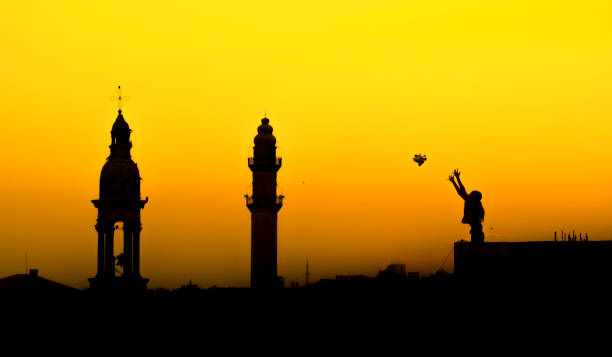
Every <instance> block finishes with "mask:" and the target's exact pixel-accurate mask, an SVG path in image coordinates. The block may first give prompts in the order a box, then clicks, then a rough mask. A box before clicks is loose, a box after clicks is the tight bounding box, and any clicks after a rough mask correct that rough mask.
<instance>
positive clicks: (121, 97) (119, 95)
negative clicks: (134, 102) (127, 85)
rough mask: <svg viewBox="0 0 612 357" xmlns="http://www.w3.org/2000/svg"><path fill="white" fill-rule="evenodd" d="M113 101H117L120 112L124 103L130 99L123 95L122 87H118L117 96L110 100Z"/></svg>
mask: <svg viewBox="0 0 612 357" xmlns="http://www.w3.org/2000/svg"><path fill="white" fill-rule="evenodd" d="M110 99H111V100H116V101H117V106H118V107H119V110H121V109H122V105H123V101H124V100H129V99H130V97H126V96H124V95H123V91H122V90H121V86H117V95H116V96H113V97H111V98H110Z"/></svg>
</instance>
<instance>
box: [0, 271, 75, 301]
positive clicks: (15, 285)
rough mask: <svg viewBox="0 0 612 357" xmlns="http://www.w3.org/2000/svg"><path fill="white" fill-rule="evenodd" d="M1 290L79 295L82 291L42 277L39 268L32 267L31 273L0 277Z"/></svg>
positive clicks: (44, 294)
mask: <svg viewBox="0 0 612 357" xmlns="http://www.w3.org/2000/svg"><path fill="white" fill-rule="evenodd" d="M0 292H2V294H4V295H22V296H67V295H78V294H79V293H80V292H81V291H80V290H77V289H75V288H72V287H70V286H67V285H64V284H60V283H56V282H54V281H51V280H49V279H45V278H42V277H40V276H39V275H38V269H30V273H29V274H15V275H11V276H9V277H6V278H3V279H0Z"/></svg>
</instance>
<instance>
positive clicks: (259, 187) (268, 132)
mask: <svg viewBox="0 0 612 357" xmlns="http://www.w3.org/2000/svg"><path fill="white" fill-rule="evenodd" d="M269 122H270V120H269V119H268V118H263V119H262V120H261V125H260V126H259V128H257V136H255V146H254V147H253V157H250V158H249V160H248V163H249V168H250V169H251V171H252V172H253V192H252V194H251V195H248V194H247V195H245V197H246V204H247V207H248V208H249V211H251V287H252V288H266V289H269V288H277V287H282V280H281V279H280V278H279V277H278V276H277V271H276V230H277V213H278V211H279V210H280V209H281V207H282V206H283V196H282V195H280V196H277V195H276V172H277V171H278V170H279V169H280V167H281V164H282V160H281V158H280V157H277V156H276V138H275V137H274V135H272V127H271V126H270V124H269Z"/></svg>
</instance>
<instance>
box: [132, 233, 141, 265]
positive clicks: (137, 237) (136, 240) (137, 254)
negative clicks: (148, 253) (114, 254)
mask: <svg viewBox="0 0 612 357" xmlns="http://www.w3.org/2000/svg"><path fill="white" fill-rule="evenodd" d="M141 230H142V226H141V225H140V223H138V224H136V225H135V226H134V230H133V232H132V234H133V235H132V237H133V243H134V254H133V256H134V261H133V263H132V266H133V273H134V275H136V276H140V231H141Z"/></svg>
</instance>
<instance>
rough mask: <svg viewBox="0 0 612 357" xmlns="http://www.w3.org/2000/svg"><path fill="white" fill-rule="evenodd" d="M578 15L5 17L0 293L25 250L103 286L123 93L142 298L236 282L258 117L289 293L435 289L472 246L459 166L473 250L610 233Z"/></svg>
mask: <svg viewBox="0 0 612 357" xmlns="http://www.w3.org/2000/svg"><path fill="white" fill-rule="evenodd" d="M587 3H588V4H574V5H571V6H570V5H569V3H565V2H561V3H557V4H552V3H551V2H545V1H536V2H535V3H531V4H527V3H523V2H521V3H513V4H509V3H508V4H498V3H495V4H493V3H490V2H485V1H479V0H478V1H477V0H473V1H468V2H463V3H461V4H460V3H456V2H449V3H448V4H446V3H445V4H444V6H434V4H429V3H428V4H425V3H423V4H420V5H419V4H417V3H414V2H405V3H398V2H387V1H383V2H382V3H376V4H374V3H370V4H365V3H354V2H343V1H340V2H337V3H334V4H323V3H320V2H315V3H312V4H309V5H308V6H306V7H305V8H304V9H296V8H294V7H292V6H290V5H287V4H281V3H280V2H275V1H262V2H259V3H256V4H255V3H248V4H241V5H242V6H237V7H236V6H230V5H229V4H199V3H196V2H191V3H190V2H186V3H185V4H182V5H181V6H170V5H161V4H156V3H155V4H148V5H147V6H146V7H142V6H138V5H137V4H131V3H130V4H122V5H121V7H120V9H121V10H120V11H118V7H117V6H116V4H111V3H103V4H102V3H100V4H89V3H88V4H81V3H77V2H75V1H59V2H57V3H56V4H53V5H51V4H39V5H38V6H36V7H34V8H33V9H31V8H29V7H26V5H24V4H20V3H17V2H15V3H11V2H8V3H3V5H1V7H2V11H0V20H1V21H0V27H1V28H2V29H3V30H4V33H6V34H9V35H8V36H5V38H4V39H3V48H4V49H5V51H4V52H5V53H6V56H3V57H2V58H0V70H1V71H2V75H3V82H2V84H0V105H2V108H3V114H2V115H3V128H4V129H5V136H4V137H3V140H1V141H0V149H1V150H2V152H3V153H4V156H3V158H4V160H2V164H1V165H2V168H1V171H2V173H3V175H0V197H2V199H1V200H0V201H2V202H0V217H2V220H1V221H0V223H2V224H0V246H1V249H0V277H6V276H12V275H14V274H19V273H24V272H25V270H26V269H25V265H26V264H25V259H24V258H25V256H26V254H27V257H28V258H27V260H28V263H27V265H28V266H29V268H33V269H39V274H40V275H41V276H42V277H44V278H47V279H49V280H52V281H56V282H59V283H62V284H65V285H68V286H71V287H75V288H78V289H85V288H87V287H88V286H89V283H88V281H87V279H88V278H92V277H94V276H96V273H97V252H98V250H97V248H98V247H97V238H98V237H97V233H96V231H95V228H94V225H95V224H96V222H95V219H96V215H97V213H98V212H97V209H96V208H95V207H94V206H93V205H92V204H91V202H90V201H91V200H92V199H97V198H100V197H99V180H100V169H101V167H102V166H103V165H104V163H105V158H106V157H107V156H108V154H109V153H108V145H109V143H108V141H109V134H110V133H109V130H110V128H111V126H112V124H113V122H114V120H115V119H116V117H117V106H116V104H115V103H114V102H113V101H111V100H109V97H111V96H112V95H113V94H114V89H115V88H116V86H117V85H118V84H120V85H121V88H122V89H123V90H124V93H122V97H123V96H129V97H130V100H129V101H127V102H125V103H123V105H122V111H123V114H124V115H125V119H126V120H127V122H129V125H130V129H132V130H133V132H132V133H131V137H130V138H131V139H130V140H131V141H132V143H133V145H134V146H133V148H132V152H131V153H132V157H133V160H134V161H135V162H137V163H138V169H139V170H140V174H141V177H142V178H143V180H142V181H141V192H142V195H143V198H142V199H145V197H146V196H150V200H149V202H148V203H147V204H146V206H145V207H146V209H144V210H143V211H142V212H141V214H142V216H141V223H142V231H141V241H140V243H141V245H140V253H141V254H140V258H141V260H140V270H141V272H142V276H143V277H145V278H148V279H150V282H149V284H148V287H149V288H151V289H156V288H169V289H174V288H179V287H180V286H182V285H185V284H187V282H189V281H190V280H191V281H192V282H193V284H197V285H198V286H199V287H202V288H208V287H211V286H215V285H216V286H228V287H246V286H249V285H250V279H251V277H250V271H251V265H250V262H251V218H250V212H249V210H248V209H247V208H246V207H245V198H244V195H245V194H248V192H249V191H250V190H252V187H249V186H250V185H251V184H252V174H253V172H252V171H251V170H249V168H248V166H247V165H246V164H247V162H246V160H247V159H246V158H248V157H249V156H252V150H253V148H252V146H253V145H252V141H253V137H254V135H255V134H256V127H257V126H258V125H260V121H261V118H262V117H263V116H264V113H267V115H266V116H267V117H268V118H270V124H272V125H273V126H274V134H275V136H276V137H277V139H278V142H277V146H278V153H277V154H278V155H279V156H281V157H282V158H283V162H282V169H281V170H279V171H278V177H277V182H278V193H277V194H278V195H283V196H286V198H285V199H284V201H283V208H282V209H281V210H280V211H279V212H278V240H277V244H278V246H277V253H278V259H277V271H278V275H280V276H283V277H284V279H285V285H286V286H289V284H290V283H291V282H297V281H299V282H303V281H304V279H305V263H306V261H308V262H309V273H310V281H311V282H313V283H314V282H317V281H319V280H321V279H327V278H334V277H335V276H348V275H366V276H370V277H375V276H377V274H378V272H379V271H384V270H385V269H386V267H387V266H388V265H389V264H395V263H398V264H405V265H406V271H407V272H420V273H421V276H428V275H429V274H432V273H435V272H436V271H437V270H438V269H439V267H440V265H441V264H442V263H443V262H444V261H445V258H446V257H447V256H449V251H450V250H451V249H452V247H453V244H454V242H457V241H459V240H461V239H465V240H469V239H470V237H469V228H468V226H467V225H465V224H462V223H461V219H462V214H463V204H464V203H463V201H462V200H461V199H458V197H457V196H456V193H455V192H453V189H452V187H450V184H449V183H448V182H447V181H446V178H447V176H448V175H449V173H450V172H451V170H452V169H454V168H460V169H461V172H462V174H463V175H465V179H466V182H465V183H466V184H467V186H468V188H470V189H471V190H473V189H476V190H478V191H480V192H482V193H483V195H484V196H483V205H484V206H485V207H484V209H485V210H486V218H485V220H484V222H483V227H482V228H483V232H484V235H485V243H486V242H500V241H501V242H525V241H552V240H553V239H554V233H555V232H557V234H558V235H559V237H558V238H559V240H560V239H561V238H560V234H561V231H564V232H571V231H572V230H575V232H576V235H579V233H580V232H582V233H585V232H588V234H589V241H599V240H608V239H611V238H612V226H611V225H610V223H609V213H610V212H612V190H609V189H608V188H607V182H608V180H609V177H611V176H612V166H611V165H609V163H610V160H611V158H612V149H611V148H610V147H609V145H607V142H608V141H609V136H610V133H612V123H611V122H610V120H609V117H610V114H611V113H612V106H611V104H610V103H609V101H608V100H607V99H606V98H608V97H609V83H610V82H611V80H612V77H611V76H612V74H611V72H610V71H609V63H610V59H612V53H610V51H609V46H608V43H609V36H610V26H609V23H608V22H609V21H608V19H607V17H606V16H605V14H607V13H608V12H607V11H604V10H606V9H608V8H607V7H606V6H609V5H606V4H607V3H604V2H601V1H590V0H589V1H587ZM551 9H554V13H555V14H556V15H555V16H554V17H551V16H550V13H551V11H552V10H551ZM597 9H599V10H602V11H592V10H597ZM415 154H418V155H424V156H425V157H426V158H427V160H426V161H425V162H424V163H422V164H421V166H419V165H418V162H415V161H413V157H414V155H415ZM462 178H463V176H462ZM119 226H120V228H122V226H121V225H119ZM127 228H128V229H129V227H127ZM119 232H123V231H122V230H119ZM118 234H119V233H118ZM118 242H119V243H118V244H119V246H123V243H122V241H121V239H119V240H118ZM114 248H117V245H116V246H115V247H114ZM116 253H117V254H119V253H120V251H119V250H117V252H116ZM117 254H115V255H117ZM453 263H454V262H453V254H451V255H450V256H449V258H448V260H446V262H445V265H444V269H445V270H447V271H448V272H449V273H452V268H451V267H452V266H453Z"/></svg>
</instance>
